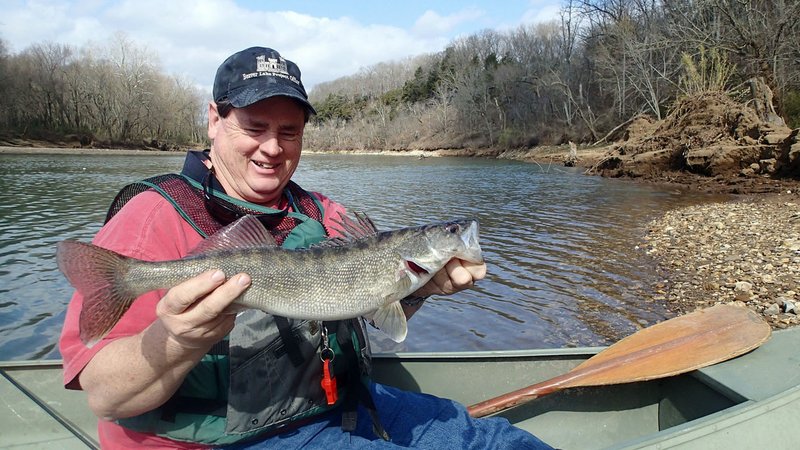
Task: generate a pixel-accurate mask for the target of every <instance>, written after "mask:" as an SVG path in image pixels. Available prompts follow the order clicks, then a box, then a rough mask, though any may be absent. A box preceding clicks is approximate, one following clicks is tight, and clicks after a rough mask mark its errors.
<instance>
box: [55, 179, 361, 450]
mask: <svg viewBox="0 0 800 450" xmlns="http://www.w3.org/2000/svg"><path fill="white" fill-rule="evenodd" d="M313 195H314V196H315V197H317V199H319V200H320V202H321V203H322V206H323V208H324V210H325V215H324V218H323V225H325V227H326V228H330V226H331V225H332V223H331V220H330V218H331V217H338V214H339V212H344V211H345V209H344V207H343V206H341V205H339V204H338V203H334V202H332V201H331V200H329V199H328V198H327V197H325V196H323V195H321V194H318V193H313ZM202 240H203V237H202V236H200V235H199V234H198V233H197V231H195V229H194V228H192V226H191V225H189V224H188V223H187V222H186V221H185V220H183V218H181V216H180V215H179V214H178V212H177V211H176V210H175V208H174V207H173V206H172V205H171V204H170V203H169V202H168V201H166V200H165V199H164V198H163V197H162V196H161V195H159V194H158V193H156V192H150V191H148V192H143V193H141V194H139V195H137V196H136V197H134V198H133V199H132V200H131V201H129V202H128V203H127V204H126V205H125V206H124V207H123V208H122V210H120V211H119V213H117V214H116V215H115V216H114V217H113V218H112V219H111V220H110V221H109V222H108V223H107V224H106V225H104V226H103V228H101V229H100V231H99V232H98V233H97V235H96V236H95V237H94V239H93V241H92V242H93V243H94V244H95V245H97V246H100V247H103V248H107V249H109V250H113V251H115V252H117V253H120V254H122V255H125V256H129V257H133V258H137V259H142V260H146V261H165V260H172V259H180V258H183V257H184V256H186V255H187V254H188V253H189V252H190V251H191V250H192V249H193V248H194V247H195V246H196V245H197V244H199V243H200V242H201V241H202ZM165 292H166V291H164V290H160V291H152V292H148V293H146V294H144V295H142V296H141V297H139V298H137V299H136V301H135V302H133V305H131V307H130V309H129V310H128V311H127V312H126V313H125V315H123V316H122V319H120V321H119V323H117V324H116V325H115V326H114V328H113V329H112V330H111V332H110V333H108V335H107V336H105V337H104V338H103V339H101V340H100V341H99V342H97V343H96V344H95V345H94V346H92V347H91V348H88V347H86V346H85V345H84V344H83V342H82V341H81V340H80V337H79V329H78V318H79V316H80V311H81V305H82V304H83V297H82V296H81V294H79V293H78V292H76V293H75V294H74V295H73V296H72V300H71V301H70V303H69V306H68V307H67V315H66V318H65V320H64V328H63V330H62V332H61V340H60V342H59V345H60V351H61V355H62V357H63V358H64V385H65V386H66V387H67V388H69V389H81V386H80V383H79V381H78V375H79V374H80V372H81V370H83V368H84V367H86V365H87V364H88V363H89V361H90V360H91V359H92V357H94V355H95V354H97V352H99V351H100V350H101V349H103V348H104V347H105V346H106V345H108V343H110V342H112V341H114V340H115V339H119V338H121V337H126V336H132V335H135V334H138V333H140V332H141V331H143V330H144V329H145V328H147V327H148V326H150V324H151V323H153V322H154V321H155V320H156V304H157V303H158V301H159V300H160V299H161V297H163V295H164V293H165ZM98 434H99V436H100V445H101V447H102V448H103V449H128V448H131V449H132V448H142V447H147V448H207V447H206V446H203V445H199V444H187V443H182V442H177V441H173V440H170V439H164V438H160V437H157V436H154V435H150V434H143V433H137V432H134V431H131V430H128V429H126V428H123V427H121V426H119V425H117V424H116V423H114V422H109V421H104V420H99V421H98Z"/></svg>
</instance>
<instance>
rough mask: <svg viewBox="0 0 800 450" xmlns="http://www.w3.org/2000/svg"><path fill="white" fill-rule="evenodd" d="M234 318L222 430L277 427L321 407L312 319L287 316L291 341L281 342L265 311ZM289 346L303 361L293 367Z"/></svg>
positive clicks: (322, 399)
mask: <svg viewBox="0 0 800 450" xmlns="http://www.w3.org/2000/svg"><path fill="white" fill-rule="evenodd" d="M236 320H237V326H236V327H235V328H234V331H233V332H232V333H231V335H230V389H229V393H228V408H227V420H226V430H225V431H226V433H231V434H238V433H248V432H252V431H256V430H262V429H265V428H278V427H281V426H284V425H287V424H289V423H290V422H292V421H294V420H297V419H300V418H303V417H306V416H308V415H310V414H313V413H314V412H317V411H319V410H321V409H323V408H325V406H326V403H325V393H324V392H323V390H322V387H321V386H320V377H321V375H322V361H321V360H320V358H319V345H320V339H321V338H320V333H319V326H318V324H317V323H314V322H309V321H300V320H290V321H289V323H290V324H291V328H290V329H291V334H292V336H294V338H295V342H296V346H293V345H289V344H286V343H284V342H283V340H282V339H281V338H280V332H279V330H278V327H277V325H276V323H275V320H273V317H272V316H270V315H268V314H266V313H263V312H261V311H257V310H247V311H245V312H244V313H242V314H240V315H239V317H237V319H236ZM290 349H293V350H291V351H292V352H299V354H300V357H301V358H302V359H303V361H305V364H301V365H300V366H295V364H293V362H292V359H293V358H292V357H291V356H290ZM295 359H296V356H295Z"/></svg>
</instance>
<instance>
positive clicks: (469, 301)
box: [0, 154, 710, 360]
mask: <svg viewBox="0 0 800 450" xmlns="http://www.w3.org/2000/svg"><path fill="white" fill-rule="evenodd" d="M182 160H183V157H182V156H161V155H158V156H120V155H111V156H108V155H103V156H97V155H80V156H78V155H8V154H4V155H0V192H2V193H3V200H2V202H0V360H8V359H43V358H58V357H60V355H59V353H58V345H57V341H58V335H59V333H60V330H61V323H62V321H63V320H64V313H65V308H66V305H67V303H68V301H69V298H70V295H71V293H72V288H71V287H70V286H69V284H68V283H67V282H66V280H65V279H64V278H63V277H62V276H61V274H60V273H59V272H58V269H57V268H56V264H55V258H54V257H55V244H56V243H57V242H58V241H60V240H62V239H67V238H71V239H80V240H85V241H89V240H90V239H91V238H92V236H93V235H94V234H95V233H96V232H97V230H98V229H99V228H100V226H101V224H102V222H103V220H104V218H105V212H106V209H107V207H108V205H109V203H110V202H111V200H112V199H113V197H114V195H115V194H116V192H117V191H118V190H119V189H120V188H121V187H122V186H123V185H124V184H126V183H128V182H132V181H136V180H139V179H142V178H145V177H147V176H150V175H155V174H159V173H166V172H176V171H179V170H180V167H181V165H182ZM295 180H296V181H297V182H298V183H300V184H301V185H302V186H304V187H305V188H306V189H309V190H316V191H320V192H323V193H325V194H326V195H328V196H329V197H331V198H332V199H334V200H336V201H339V202H341V203H343V204H345V205H347V206H348V207H350V208H351V209H357V210H361V211H364V212H366V213H367V214H368V215H369V216H370V217H371V218H372V219H373V220H374V221H375V223H376V224H377V225H378V227H379V228H381V229H390V228H395V227H403V226H411V225H419V224H423V223H426V222H432V221H441V220H446V219H451V218H460V217H474V218H477V219H479V221H480V226H481V244H482V247H483V250H484V256H485V258H486V261H487V264H488V268H489V274H488V276H487V278H486V279H484V280H483V281H481V282H479V283H478V284H477V285H476V287H475V289H472V290H468V291H463V292H460V293H458V294H456V295H452V296H447V297H433V298H432V299H430V300H429V301H428V302H427V303H426V305H425V307H424V308H422V310H421V311H420V312H419V313H418V314H417V315H416V316H415V317H414V318H413V319H412V320H411V322H410V323H409V336H408V339H407V340H406V341H405V342H403V343H401V344H395V343H393V342H391V341H389V340H388V339H386V338H384V337H382V336H381V335H380V334H379V332H375V333H372V335H371V338H372V340H373V343H374V344H375V347H376V348H377V349H378V350H388V351H449V350H484V349H492V350H495V349H520V348H542V347H563V346H579V345H604V344H609V343H611V342H614V341H616V340H618V339H620V338H621V337H624V336H626V335H628V334H630V333H632V332H634V331H635V330H637V329H638V328H640V327H642V326H646V325H648V324H652V323H653V322H655V321H657V320H660V319H662V318H664V317H668V316H670V312H669V311H668V310H667V309H666V308H665V306H664V305H662V304H660V303H657V302H653V301H652V300H650V299H651V298H652V295H651V293H650V292H649V289H650V287H651V286H652V284H653V282H654V281H656V277H657V274H656V271H655V266H654V264H653V263H652V261H650V260H649V259H648V258H647V257H646V255H645V254H644V252H643V251H642V250H640V249H637V245H638V244H640V243H641V242H642V236H643V234H644V233H645V232H646V230H645V226H646V224H647V222H648V221H649V220H651V219H652V218H654V217H656V216H657V215H658V214H660V213H661V212H663V211H665V210H667V209H669V208H674V207H677V206H680V205H685V204H687V203H694V202H702V201H708V200H710V198H705V197H701V196H699V195H698V194H686V193H681V192H678V191H676V190H674V189H668V188H663V187H655V186H647V185H640V184H636V183H630V182H621V181H618V180H607V179H603V178H599V177H590V176H584V175H582V174H580V172H579V171H575V170H567V169H564V168H562V167H556V166H550V167H541V166H538V165H535V164H526V163H520V162H513V161H498V160H491V159H469V158H422V159H418V158H414V157H397V156H352V155H311V154H309V155H304V156H303V160H302V162H301V165H300V168H299V169H298V172H297V174H296V175H295Z"/></svg>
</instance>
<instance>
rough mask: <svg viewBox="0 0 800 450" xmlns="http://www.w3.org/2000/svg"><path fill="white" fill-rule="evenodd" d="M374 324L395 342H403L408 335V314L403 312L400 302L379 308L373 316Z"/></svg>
mask: <svg viewBox="0 0 800 450" xmlns="http://www.w3.org/2000/svg"><path fill="white" fill-rule="evenodd" d="M372 323H373V324H374V325H375V328H377V329H379V330H381V331H382V332H384V333H385V334H386V335H387V336H389V338H390V339H391V340H393V341H395V342H403V341H404V340H405V339H406V335H407V334H408V323H407V322H406V313H405V312H403V306H402V305H400V302H392V303H390V304H388V305H386V306H381V307H380V308H378V310H377V311H375V313H374V314H372Z"/></svg>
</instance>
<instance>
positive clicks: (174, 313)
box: [156, 270, 251, 349]
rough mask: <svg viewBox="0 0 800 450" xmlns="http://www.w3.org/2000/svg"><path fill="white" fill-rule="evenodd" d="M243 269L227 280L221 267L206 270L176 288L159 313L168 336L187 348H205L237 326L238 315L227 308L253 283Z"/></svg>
mask: <svg viewBox="0 0 800 450" xmlns="http://www.w3.org/2000/svg"><path fill="white" fill-rule="evenodd" d="M250 282H251V279H250V276H249V275H247V274H245V273H240V274H238V275H235V276H233V277H231V279H229V280H228V281H227V282H226V281H225V274H224V273H222V271H221V270H212V271H209V272H205V273H203V274H201V275H199V276H197V277H195V278H192V279H190V280H187V281H186V282H183V283H181V284H179V285H177V286H175V287H173V288H172V289H170V290H169V291H168V292H167V293H166V295H164V297H163V298H162V299H161V301H160V302H158V306H157V307H156V314H157V315H158V318H159V319H160V320H161V322H162V325H163V327H164V329H165V331H166V332H167V335H168V340H169V341H171V342H168V343H175V344H177V345H179V346H180V347H183V348H185V349H190V348H204V349H208V348H209V347H210V346H211V345H213V344H214V343H216V342H218V341H219V340H220V339H222V338H223V337H225V335H227V334H228V333H230V331H231V330H232V329H233V325H234V320H235V315H234V314H230V313H229V312H228V311H226V309H228V307H229V306H230V305H231V303H233V301H234V300H236V298H238V297H239V296H240V295H241V294H242V293H244V291H245V290H246V289H247V288H248V287H249V286H250Z"/></svg>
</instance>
